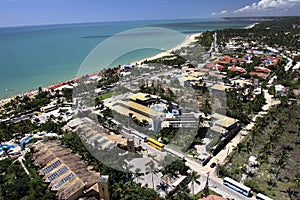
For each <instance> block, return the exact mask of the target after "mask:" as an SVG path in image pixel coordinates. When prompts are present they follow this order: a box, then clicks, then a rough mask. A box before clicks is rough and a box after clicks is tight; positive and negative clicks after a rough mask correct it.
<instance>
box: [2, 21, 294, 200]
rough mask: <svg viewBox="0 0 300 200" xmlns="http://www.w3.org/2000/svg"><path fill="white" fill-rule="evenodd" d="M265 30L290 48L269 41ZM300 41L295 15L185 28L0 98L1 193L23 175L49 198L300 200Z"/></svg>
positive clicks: (5, 194) (22, 180) (9, 195)
mask: <svg viewBox="0 0 300 200" xmlns="http://www.w3.org/2000/svg"><path fill="white" fill-rule="evenodd" d="M283 23H285V25H286V26H287V27H289V28H288V29H286V27H284V28H285V31H284V32H282V31H281V30H279V31H278V32H276V30H274V29H280V28H281V27H280V25H281V24H283ZM274 24H275V25H274ZM272 31H273V32H274V34H277V38H280V37H283V36H285V37H288V38H289V41H294V47H292V46H286V45H285V44H283V43H279V42H278V43H277V42H276V41H274V40H273V41H272V42H269V41H266V40H264V39H265V37H268V35H267V34H269V36H270V35H271V33H272ZM233 32H234V33H233ZM253 33H259V34H261V35H258V36H255V34H253ZM280 34H282V35H283V36H282V35H280ZM291 38H292V39H291ZM299 40H300V23H299V17H294V18H283V19H281V18H274V19H273V20H272V21H269V20H268V21H266V22H261V23H256V24H253V25H252V26H249V27H246V28H244V29H236V30H234V29H232V30H228V31H227V30H226V29H225V30H218V31H207V32H203V33H196V34H191V35H189V36H188V37H187V39H186V40H185V41H184V42H183V43H182V44H181V45H178V46H177V47H175V48H173V49H171V50H167V51H166V52H163V53H161V54H158V55H156V56H154V57H151V58H147V59H143V60H140V61H137V62H134V63H131V64H126V65H119V66H116V67H114V68H108V69H106V70H102V71H100V72H95V73H92V74H89V75H86V76H83V77H78V78H75V79H72V80H70V81H66V82H63V83H59V84H56V85H52V86H49V87H46V88H41V87H40V88H39V89H38V90H37V91H35V92H31V93H26V94H23V95H18V96H15V97H12V98H9V99H5V100H1V104H0V111H1V112H0V121H1V131H0V139H1V143H0V160H1V161H0V166H1V168H0V169H1V175H0V176H1V180H0V182H1V190H2V192H1V194H2V195H3V197H7V199H14V198H16V197H20V196H19V195H22V194H18V192H19V190H18V189H19V188H22V184H23V185H28V187H27V190H36V191H40V192H41V193H43V195H44V196H45V199H104V200H108V199H220V200H221V199H238V200H240V199H241V200H243V199H298V198H299V195H300V193H299V192H300V184H299V183H300V174H299V170H300V169H299V157H298V158H297V153H299V151H300V147H299V145H300V136H299V131H300V129H299V128H300V124H299V120H300V119H299V116H300V115H299V112H300V106H299V102H300V100H299V99H300V98H299V97H300V88H299V86H300V84H299V83H300V82H299V72H300V71H299V68H300V51H299ZM278 41H279V39H278ZM280 41H281V40H280ZM281 42H282V41H281ZM271 44H273V45H271ZM286 135H289V136H288V137H287V136H286ZM274 163H275V164H274ZM13 165H15V166H14V167H13V168H12V169H11V170H8V168H9V167H8V166H13ZM17 182H18V183H17ZM29 183H30V184H29ZM15 184H17V186H16V185H15ZM2 185H3V186H2ZM12 188H15V189H14V190H12ZM35 195H39V194H38V193H37V192H36V193H35ZM36 199H37V198H36Z"/></svg>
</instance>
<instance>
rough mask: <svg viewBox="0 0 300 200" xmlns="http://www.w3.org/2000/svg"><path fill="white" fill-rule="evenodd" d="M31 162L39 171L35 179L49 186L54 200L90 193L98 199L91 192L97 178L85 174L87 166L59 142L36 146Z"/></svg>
mask: <svg viewBox="0 0 300 200" xmlns="http://www.w3.org/2000/svg"><path fill="white" fill-rule="evenodd" d="M32 159H33V164H34V165H35V166H36V167H38V168H39V175H41V176H43V181H44V182H46V183H49V188H50V190H51V191H53V192H55V193H56V196H57V198H58V199H63V200H73V199H78V198H81V197H86V196H88V195H90V193H95V194H97V195H98V192H97V191H92V190H91V188H92V187H93V186H94V185H95V184H97V182H98V178H99V176H100V174H99V173H96V172H94V171H91V170H89V167H88V165H87V163H85V162H84V161H82V160H81V158H80V156H79V155H78V154H73V153H72V152H71V150H70V149H69V148H66V147H65V146H63V145H62V144H61V143H60V141H58V140H51V141H47V142H44V141H40V142H38V143H36V144H35V146H34V154H33V157H32ZM87 190H88V191H89V192H87Z"/></svg>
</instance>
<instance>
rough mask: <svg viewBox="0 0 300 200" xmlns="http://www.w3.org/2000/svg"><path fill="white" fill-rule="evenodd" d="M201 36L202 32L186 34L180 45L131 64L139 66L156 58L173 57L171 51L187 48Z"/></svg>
mask: <svg viewBox="0 0 300 200" xmlns="http://www.w3.org/2000/svg"><path fill="white" fill-rule="evenodd" d="M201 34H202V32H199V33H193V34H188V35H187V36H186V38H185V40H184V41H182V42H181V43H178V44H177V45H176V46H174V47H173V48H171V49H167V50H165V51H163V52H161V53H158V54H156V55H154V56H151V57H147V58H144V59H141V60H138V61H136V62H132V64H135V63H137V64H139V65H141V63H142V62H144V61H145V60H154V59H157V58H160V57H164V56H170V55H174V54H172V51H176V50H179V49H181V48H183V47H188V46H189V45H190V44H191V43H193V42H195V40H196V37H198V36H200V35H201Z"/></svg>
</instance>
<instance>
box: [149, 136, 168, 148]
mask: <svg viewBox="0 0 300 200" xmlns="http://www.w3.org/2000/svg"><path fill="white" fill-rule="evenodd" d="M147 143H148V144H149V145H150V146H152V147H153V148H155V149H157V150H160V151H163V150H164V146H165V145H164V144H163V143H160V142H159V141H157V140H155V139H153V138H148V139H147Z"/></svg>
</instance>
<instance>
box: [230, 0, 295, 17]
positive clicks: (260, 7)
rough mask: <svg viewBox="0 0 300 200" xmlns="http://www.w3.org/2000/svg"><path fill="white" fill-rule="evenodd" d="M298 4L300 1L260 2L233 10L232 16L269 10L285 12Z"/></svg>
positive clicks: (261, 0) (270, 0)
mask: <svg viewBox="0 0 300 200" xmlns="http://www.w3.org/2000/svg"><path fill="white" fill-rule="evenodd" d="M298 3H300V0H260V1H259V2H258V3H253V4H252V5H247V6H244V7H242V8H239V9H237V10H234V11H233V13H234V14H238V13H245V12H251V13H255V12H258V11H259V12H263V11H270V10H282V11H287V10H288V9H289V8H292V7H294V6H295V5H296V4H298Z"/></svg>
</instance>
